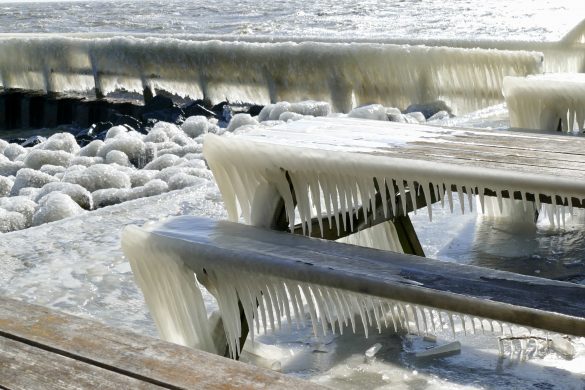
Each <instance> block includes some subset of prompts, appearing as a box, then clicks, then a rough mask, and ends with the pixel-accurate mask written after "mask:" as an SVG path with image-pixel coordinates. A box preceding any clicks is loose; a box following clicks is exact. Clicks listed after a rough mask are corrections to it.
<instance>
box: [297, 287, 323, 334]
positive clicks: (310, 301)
mask: <svg viewBox="0 0 585 390" xmlns="http://www.w3.org/2000/svg"><path fill="white" fill-rule="evenodd" d="M300 288H301V291H302V292H303V295H304V296H305V299H306V301H307V304H308V305H309V314H310V316H311V325H312V326H313V334H315V335H318V334H319V333H318V332H317V318H318V317H317V312H316V310H315V303H314V302H313V296H312V294H311V291H310V290H309V287H308V286H307V285H306V284H305V283H302V284H301V285H300ZM324 334H326V333H324Z"/></svg>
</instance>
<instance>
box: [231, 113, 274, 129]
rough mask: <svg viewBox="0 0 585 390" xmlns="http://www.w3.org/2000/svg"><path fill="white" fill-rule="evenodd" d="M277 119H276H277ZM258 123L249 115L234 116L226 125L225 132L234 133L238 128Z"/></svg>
mask: <svg viewBox="0 0 585 390" xmlns="http://www.w3.org/2000/svg"><path fill="white" fill-rule="evenodd" d="M277 119H278V118H277ZM257 124H258V121H257V120H256V119H254V118H252V117H251V116H250V114H236V115H234V116H233V117H232V120H231V121H230V123H229V124H228V127H227V131H230V132H231V131H234V130H236V129H237V128H238V127H240V126H245V125H257Z"/></svg>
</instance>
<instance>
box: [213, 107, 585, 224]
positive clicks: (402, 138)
mask: <svg viewBox="0 0 585 390" xmlns="http://www.w3.org/2000/svg"><path fill="white" fill-rule="evenodd" d="M357 126H359V131H356V128H358V127H357ZM400 126H403V125H400V124H394V123H391V122H373V123H365V122H363V121H362V122H357V121H355V120H351V119H337V118H336V119H332V118H326V119H320V120H319V119H312V120H310V121H308V120H303V121H297V122H293V123H292V124H288V125H286V126H276V127H273V128H272V129H260V128H259V129H257V130H252V131H250V132H248V133H246V134H242V135H241V136H235V137H229V138H221V137H217V136H213V135H208V136H207V137H206V139H205V143H204V155H205V158H206V159H207V161H208V163H209V166H210V167H211V170H212V171H213V174H214V177H215V179H216V181H217V183H218V186H219V189H220V190H221V193H222V195H223V199H224V202H225V205H226V208H227V210H228V213H229V215H230V218H231V220H233V221H237V220H238V219H239V217H240V216H243V218H244V220H245V221H246V222H248V223H252V222H253V219H254V218H253V217H254V215H253V213H254V212H257V211H258V210H261V209H262V207H254V205H255V204H257V205H263V206H264V208H266V204H267V203H268V201H269V200H270V199H271V197H273V196H279V197H281V198H282V199H283V200H284V203H285V206H286V213H287V217H288V221H289V224H290V226H291V227H293V226H294V225H295V219H296V215H295V209H298V215H299V216H300V219H301V221H300V222H301V224H302V227H303V231H304V232H305V233H309V234H310V233H311V231H312V223H311V220H312V218H315V217H327V220H328V221H329V225H330V226H333V225H332V224H331V221H332V219H335V222H336V223H335V225H336V227H337V229H338V231H340V229H343V230H344V231H354V227H353V225H352V224H353V219H352V218H342V217H340V215H355V214H357V212H358V210H359V207H360V206H362V205H363V206H364V207H363V209H362V211H360V212H364V213H367V212H369V211H373V212H374V213H375V207H376V201H375V197H376V194H377V193H378V189H377V187H379V188H381V190H380V191H379V192H380V195H381V197H382V205H383V206H382V207H383V212H384V215H385V216H386V217H388V216H389V215H390V214H389V213H390V212H392V210H400V208H402V210H405V209H407V207H406V206H407V200H408V199H409V198H410V201H411V202H412V204H413V205H416V204H417V202H416V197H417V195H420V196H422V197H423V199H425V200H426V201H427V202H426V204H427V209H428V212H429V217H430V218H432V209H431V203H432V199H433V198H434V199H435V200H437V201H438V200H440V201H441V202H442V204H447V205H448V206H449V207H450V208H451V210H452V209H453V196H454V194H456V195H457V196H458V197H459V198H461V202H460V203H461V207H462V208H463V209H464V208H465V205H466V204H469V207H470V208H471V207H473V202H472V199H473V197H472V195H474V194H476V195H478V197H479V200H480V205H481V207H482V209H483V205H484V199H485V198H484V197H485V190H491V191H493V192H494V193H495V195H496V196H497V203H498V207H499V209H500V210H503V201H502V200H503V198H504V196H503V194H504V193H507V194H510V193H520V195H521V198H522V202H523V204H524V205H525V206H526V207H527V208H528V207H532V206H531V205H530V204H529V203H528V202H527V201H526V199H527V197H528V195H529V194H533V195H534V196H535V197H536V202H535V206H536V208H537V209H540V200H539V199H540V196H541V195H542V196H548V197H552V202H553V204H552V205H551V206H550V207H549V208H548V210H547V211H548V212H549V213H550V214H551V215H552V216H553V217H554V218H555V219H556V221H557V224H558V225H560V224H561V217H562V216H563V215H564V213H563V212H562V211H563V207H560V203H558V205H557V202H559V200H558V198H560V199H562V201H563V203H564V204H566V205H568V206H569V207H571V205H572V202H573V198H575V199H579V200H581V199H583V195H584V194H585V184H583V183H582V182H581V181H577V180H573V179H571V178H564V177H558V176H553V175H545V174H538V173H536V172H532V173H531V172H528V171H514V170H509V169H506V170H503V169H492V168H488V167H479V166H469V164H450V163H448V162H437V161H430V160H426V159H412V158H401V157H400V154H399V153H398V154H393V153H392V152H393V151H396V150H398V149H399V148H401V147H402V146H404V145H406V144H408V143H410V142H420V141H422V140H424V139H429V138H433V137H434V138H437V137H439V138H440V137H445V131H442V130H438V129H436V128H430V127H427V126H420V125H419V126H420V127H419V126H414V125H409V126H408V127H407V128H404V127H400ZM449 131H455V130H449ZM390 132H391V134H390ZM308 133H310V134H311V136H312V137H313V139H311V141H310V142H309V143H307V142H305V141H306V136H307V134H308ZM388 134H390V135H388ZM303 137H304V138H303ZM387 140H388V141H387ZM389 140H392V143H391V142H390V141H389ZM386 141H387V142H386ZM439 141H441V140H440V139H439ZM441 142H444V141H441ZM267 186H271V187H272V188H273V190H270V191H269V192H268V193H265V192H263V191H262V190H261V189H262V188H266V187H267ZM291 188H292V189H294V194H295V198H294V199H293V192H292V191H291ZM384 188H385V189H386V191H384ZM396 195H402V196H401V197H400V204H398V205H397V204H396ZM557 197H558V198H557ZM270 217H271V216H270ZM319 221H320V223H322V222H321V218H319ZM270 222H271V221H264V223H270ZM321 231H322V226H321Z"/></svg>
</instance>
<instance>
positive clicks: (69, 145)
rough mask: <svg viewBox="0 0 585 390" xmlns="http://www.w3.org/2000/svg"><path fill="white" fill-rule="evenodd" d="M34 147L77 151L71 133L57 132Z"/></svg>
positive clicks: (73, 152) (75, 142)
mask: <svg viewBox="0 0 585 390" xmlns="http://www.w3.org/2000/svg"><path fill="white" fill-rule="evenodd" d="M35 149H37V150H38V149H43V150H55V151H63V152H67V153H72V154H75V153H77V152H79V145H77V141H76V140H75V136H74V135H73V134H71V133H57V134H53V135H52V136H50V137H49V138H48V139H47V140H46V141H45V142H43V143H41V144H38V145H37V146H36V147H35ZM55 165H58V164H55Z"/></svg>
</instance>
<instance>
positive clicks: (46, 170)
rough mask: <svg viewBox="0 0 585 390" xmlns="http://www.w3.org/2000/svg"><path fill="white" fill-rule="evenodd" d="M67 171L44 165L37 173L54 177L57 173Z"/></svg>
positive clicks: (57, 166)
mask: <svg viewBox="0 0 585 390" xmlns="http://www.w3.org/2000/svg"><path fill="white" fill-rule="evenodd" d="M66 170H67V169H66V168H65V167H64V166H61V165H51V164H45V165H43V166H42V167H41V169H39V171H41V172H43V173H46V174H47V175H51V176H55V175H56V174H57V173H62V172H65V171H66Z"/></svg>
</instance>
